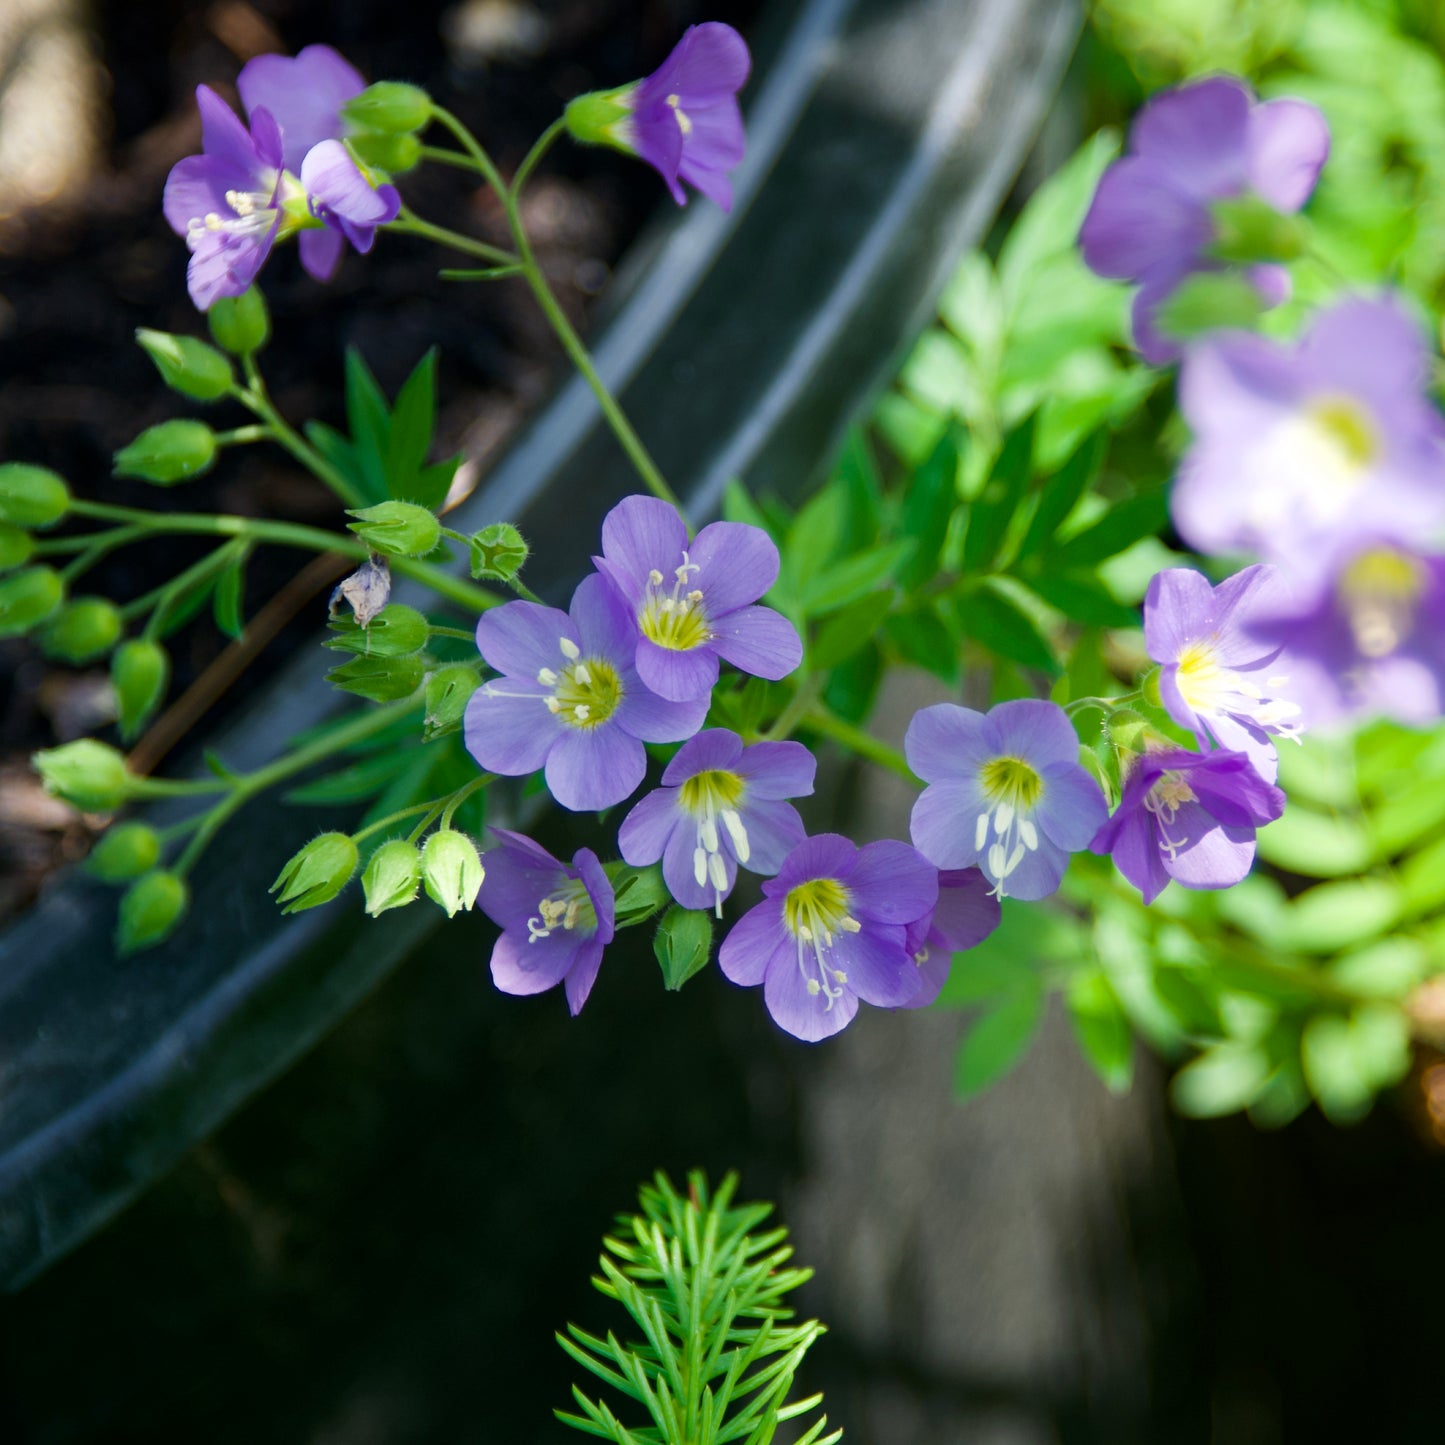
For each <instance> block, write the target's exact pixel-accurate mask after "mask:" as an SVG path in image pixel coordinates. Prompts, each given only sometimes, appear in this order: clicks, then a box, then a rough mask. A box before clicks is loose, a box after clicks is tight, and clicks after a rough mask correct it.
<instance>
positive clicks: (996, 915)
mask: <svg viewBox="0 0 1445 1445" xmlns="http://www.w3.org/2000/svg"><path fill="white" fill-rule="evenodd" d="M1002 916H1003V907H1002V905H1001V904H1000V903H999V900H998V895H997V894H996V893H995V892H994V890H993V889H992V888H990V887H989V885H988V879H987V878H985V877H984V876H983V874H982V873H981V872H980V871H979V870H978V869H977V868H951V869H948V870H946V871H944V872H941V873H940V874H939V875H938V905H937V907H935V908H934V910H933V912H932V913H927V914H924V916H923V917H922V918H920V919H918V920H917V922H915V923H910V924H909V925H908V952H909V953H910V954H911V955H912V956H913V961H914V963H915V964H917V965H918V992H917V993H916V994H914V995H913V997H912V998H911V999H909V1000H908V1002H907V1003H906V1004H903V1005H902V1007H903V1008H927V1007H928V1005H929V1004H931V1003H932V1002H933V1001H934V999H936V998H937V997H938V995H939V994H940V993H941V992H942V991H943V985H944V984H945V983H947V982H948V971H949V969H950V968H951V967H952V966H953V955H954V954H955V953H961V952H962V951H963V950H964V949H965V948H972V947H973V946H974V945H975V944H976V943H982V942H983V941H984V939H985V938H987V937H988V936H989V934H990V933H992V932H993V931H994V929H995V928H997V927H998V925H999V919H1000V918H1001V917H1002Z"/></svg>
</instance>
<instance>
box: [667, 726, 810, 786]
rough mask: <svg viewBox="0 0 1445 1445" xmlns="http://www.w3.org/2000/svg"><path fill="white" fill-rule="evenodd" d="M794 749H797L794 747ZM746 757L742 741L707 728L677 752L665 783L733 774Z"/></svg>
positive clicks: (672, 783) (732, 733)
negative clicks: (705, 774) (699, 774)
mask: <svg viewBox="0 0 1445 1445" xmlns="http://www.w3.org/2000/svg"><path fill="white" fill-rule="evenodd" d="M795 746H797V745H796V744H795ZM742 756H743V740H742V739H741V738H740V737H739V736H738V735H737V734H736V733H735V732H731V731H729V730H728V729H727V728H708V729H707V730H706V731H705V732H700V733H699V734H698V735H697V736H696V737H695V738H690V739H689V740H688V741H687V742H685V743H684V744H683V745H682V747H680V748H679V749H678V750H677V754H676V756H675V757H674V758H673V760H672V761H671V762H670V763H669V764H668V765H667V767H666V768H665V769H664V770H663V774H662V781H663V782H664V783H665V784H667V785H668V786H669V787H676V786H677V785H678V784H679V783H684V782H686V781H687V779H688V778H693V777H696V776H697V774H698V773H719V772H733V771H735V770H736V769H737V766H738V761H739V759H741V758H742Z"/></svg>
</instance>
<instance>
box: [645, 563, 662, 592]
mask: <svg viewBox="0 0 1445 1445" xmlns="http://www.w3.org/2000/svg"><path fill="white" fill-rule="evenodd" d="M647 580H648V581H649V582H651V583H652V585H653V586H654V587H661V586H662V573H661V572H659V571H658V570H657V568H656V567H654V568H653V569H652V571H651V572H649V573H648V574H647Z"/></svg>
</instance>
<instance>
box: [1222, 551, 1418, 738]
mask: <svg viewBox="0 0 1445 1445" xmlns="http://www.w3.org/2000/svg"><path fill="white" fill-rule="evenodd" d="M1250 627H1251V630H1252V632H1253V633H1254V635H1255V638H1256V640H1257V643H1258V645H1260V646H1265V647H1270V646H1273V647H1283V648H1284V649H1285V650H1286V652H1287V654H1288V656H1289V665H1290V688H1291V691H1292V693H1293V694H1294V695H1295V696H1296V697H1298V698H1299V700H1300V703H1301V705H1302V706H1303V707H1304V709H1305V711H1306V713H1307V715H1308V716H1309V718H1310V721H1311V723H1312V724H1316V725H1318V724H1323V723H1330V722H1336V721H1339V720H1341V719H1344V718H1347V717H1352V716H1356V715H1361V714H1363V715H1384V716H1386V717H1393V718H1396V719H1398V720H1399V721H1401V722H1406V723H1425V722H1430V721H1433V720H1434V719H1436V718H1438V717H1440V716H1441V715H1442V713H1445V557H1439V556H1430V555H1425V554H1422V553H1420V552H1418V551H1416V550H1415V549H1413V548H1409V547H1391V546H1380V545H1377V544H1372V543H1369V542H1366V543H1365V544H1364V545H1363V546H1362V547H1360V548H1359V550H1357V551H1355V552H1354V553H1353V554H1351V555H1349V556H1347V557H1345V558H1344V559H1343V560H1342V561H1341V563H1340V564H1339V568H1338V570H1337V572H1336V573H1335V574H1334V576H1332V577H1329V578H1326V579H1324V580H1323V581H1322V582H1321V583H1319V584H1318V585H1317V586H1315V587H1314V588H1312V589H1301V591H1300V592H1299V593H1298V594H1297V596H1296V597H1295V599H1293V600H1280V601H1279V602H1278V603H1277V605H1276V607H1275V608H1274V610H1272V611H1270V612H1267V613H1266V612H1261V613H1259V614H1257V615H1255V616H1254V617H1253V618H1252V619H1251V622H1250Z"/></svg>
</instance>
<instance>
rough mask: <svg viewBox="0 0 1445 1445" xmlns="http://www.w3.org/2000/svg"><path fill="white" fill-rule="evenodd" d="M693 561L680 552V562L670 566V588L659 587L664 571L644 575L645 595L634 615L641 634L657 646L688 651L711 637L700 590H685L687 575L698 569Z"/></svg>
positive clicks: (674, 650) (708, 640) (710, 639)
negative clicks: (674, 566)
mask: <svg viewBox="0 0 1445 1445" xmlns="http://www.w3.org/2000/svg"><path fill="white" fill-rule="evenodd" d="M700 570H701V569H700V568H699V567H698V565H697V563H696V562H690V561H688V556H687V553H686V552H684V553H683V554H682V565H681V566H679V567H677V568H675V569H674V570H673V574H672V576H673V583H672V589H671V591H669V592H664V591H663V590H662V584H663V581H664V579H663V575H662V573H661V572H659V571H658V570H657V569H656V568H653V570H652V571H651V572H650V573H649V574H648V577H647V599H646V601H645V602H644V603H643V604H642V614H641V616H640V617H639V618H638V619H637V621H638V624H639V625H640V626H641V628H642V635H643V636H644V637H646V638H647V639H648V640H649V641H650V642H655V643H656V644H657V645H658V646H659V647H666V648H668V649H669V650H670V651H672V652H690V651H691V650H692V649H693V648H694V647H701V646H702V645H703V643H705V642H710V641H712V630H711V629H710V628H709V627H708V625H707V614H706V613H705V612H704V611H703V606H702V600H703V598H702V593H701V591H699V590H698V589H697V588H695V587H694V588H692V589H691V590H688V588H687V584H688V579H689V578H690V577H691V576H692V574H693V573H694V572H697V571H700Z"/></svg>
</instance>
